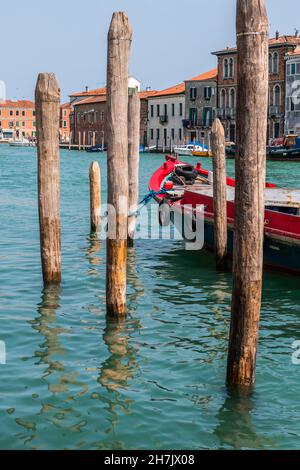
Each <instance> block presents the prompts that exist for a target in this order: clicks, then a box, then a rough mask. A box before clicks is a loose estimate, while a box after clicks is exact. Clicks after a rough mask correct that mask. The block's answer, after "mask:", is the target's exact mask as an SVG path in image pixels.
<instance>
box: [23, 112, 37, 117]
mask: <svg viewBox="0 0 300 470" xmlns="http://www.w3.org/2000/svg"><path fill="white" fill-rule="evenodd" d="M33 113H34V111H33ZM33 115H34V114H33ZM22 116H25V111H22Z"/></svg>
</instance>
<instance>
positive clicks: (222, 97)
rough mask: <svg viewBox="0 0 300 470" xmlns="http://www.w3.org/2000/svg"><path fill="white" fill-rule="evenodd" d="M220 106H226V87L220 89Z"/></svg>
mask: <svg viewBox="0 0 300 470" xmlns="http://www.w3.org/2000/svg"><path fill="white" fill-rule="evenodd" d="M220 108H226V90H225V89H224V88H223V89H222V90H221V91H220Z"/></svg>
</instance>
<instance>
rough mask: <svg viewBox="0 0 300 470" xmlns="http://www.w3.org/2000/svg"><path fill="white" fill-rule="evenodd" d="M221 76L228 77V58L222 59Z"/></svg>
mask: <svg viewBox="0 0 300 470" xmlns="http://www.w3.org/2000/svg"><path fill="white" fill-rule="evenodd" d="M223 78H228V59H224V61H223Z"/></svg>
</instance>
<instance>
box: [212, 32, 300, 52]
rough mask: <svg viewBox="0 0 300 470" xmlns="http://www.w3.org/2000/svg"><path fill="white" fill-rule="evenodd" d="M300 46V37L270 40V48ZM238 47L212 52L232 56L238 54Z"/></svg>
mask: <svg viewBox="0 0 300 470" xmlns="http://www.w3.org/2000/svg"><path fill="white" fill-rule="evenodd" d="M298 44H299V45H300V37H299V36H296V35H295V34H294V35H283V36H278V37H275V38H270V39H269V46H270V47H279V46H297V45H298ZM236 50H237V48H236V47H227V48H226V49H223V50H220V51H216V52H212V54H213V55H222V54H230V53H232V52H236Z"/></svg>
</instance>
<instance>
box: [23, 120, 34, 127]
mask: <svg viewBox="0 0 300 470" xmlns="http://www.w3.org/2000/svg"><path fill="white" fill-rule="evenodd" d="M34 124H35V123H34ZM25 125H26V124H25V122H24V121H23V122H22V127H25Z"/></svg>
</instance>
